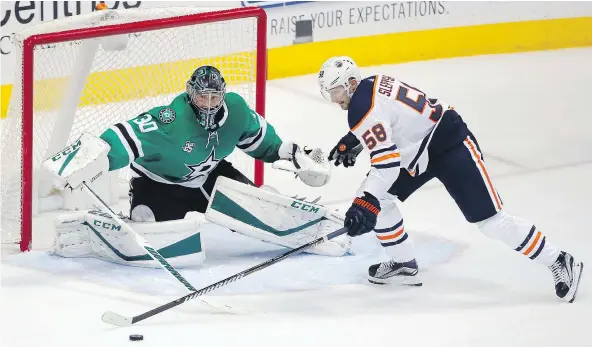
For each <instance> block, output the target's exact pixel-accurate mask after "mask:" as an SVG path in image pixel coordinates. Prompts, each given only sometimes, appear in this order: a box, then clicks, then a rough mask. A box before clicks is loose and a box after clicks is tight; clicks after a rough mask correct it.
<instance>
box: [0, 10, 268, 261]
mask: <svg viewBox="0 0 592 347" xmlns="http://www.w3.org/2000/svg"><path fill="white" fill-rule="evenodd" d="M265 23H266V18H265V13H264V11H263V10H261V9H259V8H240V9H225V10H219V11H208V10H206V9H199V8H166V9H129V10H122V11H115V10H102V11H96V12H93V13H91V14H88V15H80V16H76V17H69V18H67V19H63V20H57V21H52V22H46V23H42V24H39V25H36V26H33V27H30V28H28V29H26V30H25V31H22V32H20V33H18V34H16V35H15V37H14V41H15V47H17V53H16V55H17V64H16V67H17V68H16V70H17V71H15V78H14V85H13V89H12V94H11V99H10V105H9V108H8V112H7V115H6V119H4V120H3V121H2V122H3V124H2V144H1V163H0V166H1V207H0V209H1V217H0V218H1V228H2V229H1V232H0V239H1V241H2V244H15V243H16V244H20V249H21V250H27V249H29V248H30V247H31V245H32V239H33V238H34V237H37V236H36V235H37V233H44V232H46V231H45V230H37V228H36V227H35V228H33V219H34V218H35V217H36V216H38V215H40V214H41V213H44V211H48V210H55V209H60V207H61V206H60V198H59V195H60V194H59V193H58V192H56V191H54V190H53V189H52V188H51V184H50V182H48V179H47V177H44V175H42V174H37V173H38V169H39V167H40V164H41V163H42V161H43V160H45V159H46V158H48V157H49V156H51V155H52V154H54V153H56V152H58V151H59V150H61V149H62V148H64V147H65V146H66V145H67V144H69V143H70V142H72V141H73V140H75V139H76V138H77V137H78V136H79V135H80V134H81V133H82V132H89V133H91V134H94V135H96V136H98V135H100V134H101V133H102V132H103V131H104V130H105V129H107V128H108V127H109V126H111V125H113V124H114V123H117V122H120V121H124V120H128V119H130V118H133V117H135V116H137V115H139V114H140V113H142V112H144V111H147V110H149V109H151V108H153V107H155V106H159V105H165V104H168V103H169V102H170V101H171V100H172V99H173V97H174V96H175V95H178V94H179V93H181V92H183V91H184V90H185V83H186V81H187V79H188V78H189V77H190V76H191V73H192V72H193V71H194V70H195V69H196V68H197V67H198V66H200V65H204V64H208V65H213V66H216V67H217V68H219V69H220V70H221V72H222V73H223V75H224V77H225V80H226V83H227V91H234V92H237V93H239V94H240V95H242V96H243V97H244V98H245V100H246V101H247V103H249V105H250V106H251V107H252V108H254V109H255V110H256V111H257V112H258V113H260V114H262V115H263V114H264V100H265V99H264V97H265V69H266V48H265V44H266V41H265V35H266V28H265V25H266V24H265ZM230 160H231V161H232V163H233V165H234V166H235V167H238V169H239V170H241V172H243V173H245V174H246V175H247V176H248V177H250V178H251V179H252V180H253V181H255V183H257V184H262V183H263V181H262V180H263V165H262V163H260V162H255V161H254V160H253V159H251V158H250V157H248V156H247V155H245V154H244V153H242V152H240V151H239V150H236V151H235V153H233V154H232V155H231V156H230ZM113 174H115V175H117V176H118V177H117V180H118V182H119V183H120V186H121V188H120V194H121V196H122V197H127V188H128V185H127V181H128V178H129V169H122V170H120V171H118V172H116V173H113ZM49 223H52V222H49ZM33 229H35V235H33ZM40 229H44V228H43V227H42V228H40Z"/></svg>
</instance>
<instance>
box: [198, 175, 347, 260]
mask: <svg viewBox="0 0 592 347" xmlns="http://www.w3.org/2000/svg"><path fill="white" fill-rule="evenodd" d="M326 210H327V209H326V208H325V207H324V206H321V205H316V204H312V203H307V202H304V201H300V200H297V199H293V198H289V197H287V196H284V195H281V194H276V193H273V192H272V191H270V190H268V189H260V188H256V187H252V186H249V185H246V184H242V183H240V182H236V181H233V180H230V179H227V178H225V177H219V178H218V180H217V183H216V188H215V189H214V191H213V192H212V198H211V199H210V204H209V205H208V209H207V211H206V219H207V220H208V221H210V222H213V223H216V224H218V225H221V226H224V227H227V228H229V229H231V230H234V231H236V232H238V233H240V234H243V235H246V236H249V237H252V238H256V239H258V240H261V241H265V242H269V243H272V244H275V245H280V246H284V247H288V248H292V249H294V248H298V247H300V246H302V245H304V244H306V243H308V242H311V241H313V240H315V239H317V238H319V237H322V236H324V235H327V234H329V233H330V232H333V231H335V230H337V229H339V228H341V227H343V222H341V224H340V223H337V222H335V221H331V220H329V219H327V218H325V217H324V214H325V211H326ZM350 246H351V238H350V237H349V236H348V235H345V234H344V235H342V236H340V237H336V238H334V239H332V240H329V241H328V242H325V243H323V244H320V245H318V246H316V247H313V248H310V249H308V250H307V251H306V252H307V253H314V254H320V255H328V256H343V255H345V254H347V253H348V252H349V250H350Z"/></svg>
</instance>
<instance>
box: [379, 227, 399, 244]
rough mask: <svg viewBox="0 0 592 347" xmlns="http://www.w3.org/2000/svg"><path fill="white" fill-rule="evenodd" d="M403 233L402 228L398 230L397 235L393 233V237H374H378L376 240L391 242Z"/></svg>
mask: <svg viewBox="0 0 592 347" xmlns="http://www.w3.org/2000/svg"><path fill="white" fill-rule="evenodd" d="M404 232H405V227H403V229H401V230H399V231H398V232H397V233H395V234H393V235H388V236H380V235H376V237H378V239H379V240H381V241H385V240H392V239H396V238H397V237H399V236H401V235H403V233H404Z"/></svg>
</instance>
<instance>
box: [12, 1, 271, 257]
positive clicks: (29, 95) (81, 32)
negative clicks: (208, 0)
mask: <svg viewBox="0 0 592 347" xmlns="http://www.w3.org/2000/svg"><path fill="white" fill-rule="evenodd" d="M251 17H255V18H256V19H257V33H256V37H257V45H256V49H257V58H256V63H255V64H256V65H255V66H256V67H255V69H256V78H255V90H256V94H255V111H256V112H257V113H258V114H260V115H261V116H262V117H264V116H265V89H266V80H267V15H266V13H265V10H263V9H262V8H260V7H243V8H233V9H227V10H219V11H212V12H203V13H196V14H190V15H184V16H178V17H171V18H164V19H150V20H145V21H139V22H133V23H124V24H110V25H105V26H100V27H91V28H84V29H73V30H65V31H60V32H53V33H45V34H37V35H32V36H30V37H27V38H26V39H25V40H24V41H23V48H22V49H23V61H22V73H23V74H22V76H23V77H22V78H23V80H22V90H21V93H22V112H23V114H22V144H21V146H22V158H21V167H22V182H21V241H20V250H21V251H23V252H24V251H27V250H30V248H31V246H32V244H31V243H32V239H33V230H32V228H33V200H32V199H33V169H34V168H33V113H34V112H33V95H34V93H33V86H34V56H35V54H34V49H35V46H38V45H45V44H51V43H58V42H68V41H75V40H82V39H92V38H99V37H106V36H113V35H121V34H129V33H134V32H147V31H153V30H159V29H168V28H175V27H182V26H186V25H195V24H206V23H212V22H217V21H223V20H235V19H242V18H251ZM12 92H13V93H15V92H16V91H15V90H13V91H12ZM254 165H255V177H254V183H255V184H256V185H257V186H261V185H263V167H264V165H263V162H262V161H260V160H255V164H254Z"/></svg>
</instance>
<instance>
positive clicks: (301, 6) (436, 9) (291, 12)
mask: <svg viewBox="0 0 592 347" xmlns="http://www.w3.org/2000/svg"><path fill="white" fill-rule="evenodd" d="M34 3H35V4H36V6H35V7H34V8H30V9H29V8H27V9H23V7H25V6H26V5H25V4H23V3H21V4H20V5H18V6H17V5H16V2H14V1H2V2H0V6H1V11H2V14H3V16H4V17H2V18H4V19H5V20H6V23H5V24H4V25H3V26H2V31H3V34H2V35H1V36H0V53H2V62H1V68H0V83H1V84H11V83H12V82H13V71H14V67H15V65H14V54H13V51H14V48H13V44H12V42H11V39H10V35H11V34H12V33H13V32H18V31H20V30H22V29H23V28H26V27H29V26H31V25H34V24H36V23H39V22H40V21H41V19H43V20H45V21H47V20H49V19H53V18H65V16H66V15H65V13H69V14H73V15H76V14H85V13H90V12H91V6H90V2H80V3H79V4H78V6H79V8H77V7H76V3H75V2H71V1H70V2H55V3H59V6H58V7H57V12H55V11H54V8H53V7H49V8H48V6H49V5H48V4H47V3H50V2H47V3H45V4H44V5H41V3H40V2H34ZM244 3H245V2H237V1H228V2H222V3H221V2H211V1H203V2H184V1H171V2H162V1H154V2H150V1H136V2H133V1H130V2H119V3H118V6H119V7H118V9H122V8H124V7H127V8H128V9H127V10H131V11H134V10H135V8H136V7H138V8H140V9H142V8H158V7H167V8H168V7H177V6H181V7H183V6H185V7H188V8H196V7H199V8H218V9H222V8H228V7H241V6H242V5H243V4H244ZM252 3H254V4H255V5H258V4H259V3H258V2H252ZM107 4H110V5H111V7H113V6H114V3H111V2H107ZM17 7H18V8H19V10H18V11H16V10H15V8H17ZM42 9H43V11H42ZM16 12H18V13H19V15H20V16H21V17H22V18H30V21H28V22H27V23H26V24H22V23H21V22H24V21H23V20H20V21H19V19H18V18H17V17H16V15H15V13H16ZM266 12H267V15H268V20H267V22H268V23H267V26H268V31H267V44H268V47H269V48H276V47H284V46H289V45H292V44H293V41H294V30H295V22H296V21H297V20H305V19H310V20H312V22H313V37H314V41H325V40H335V39H340V38H347V37H358V36H369V35H379V34H386V33H393V32H404V31H414V30H426V29H436V28H447V27H453V26H470V25H478V24H490V23H501V22H513V21H528V20H537V19H552V18H570V17H586V16H592V2H589V1H583V2H495V1H494V2H485V1H483V2H454V1H453V2H450V1H420V2H394V3H365V2H355V1H354V2H338V1H335V2H322V3H316V2H305V3H300V2H296V4H294V2H286V3H285V6H280V7H271V8H266ZM42 13H43V16H42ZM234 45H236V43H234ZM146 49H147V50H150V49H152V47H150V45H148V46H146ZM175 59H176V58H175ZM167 60H168V59H164V58H163V61H167ZM176 60H178V59H176ZM129 63H130V64H131V65H133V64H134V63H136V62H129Z"/></svg>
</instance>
